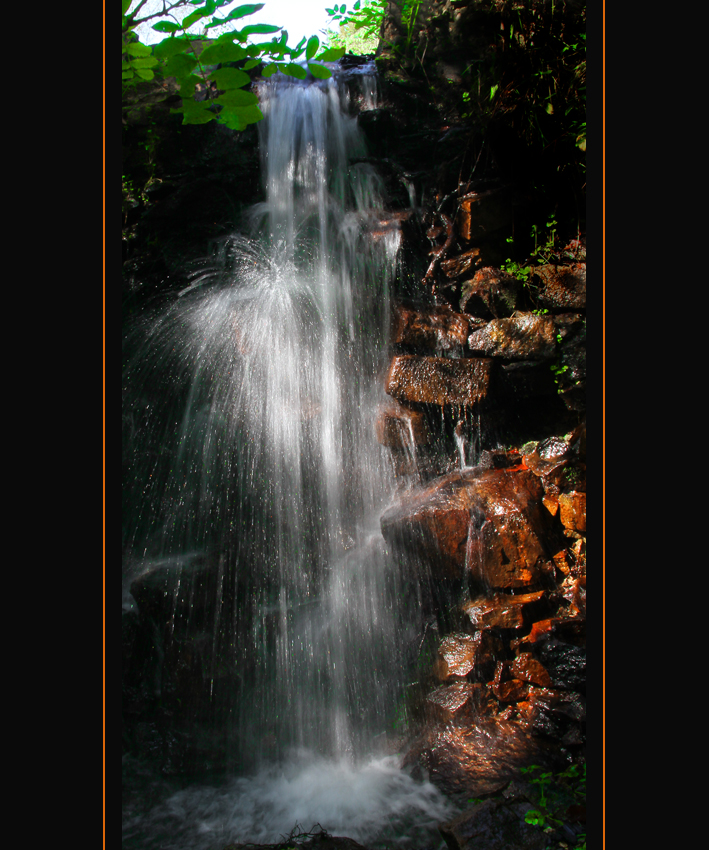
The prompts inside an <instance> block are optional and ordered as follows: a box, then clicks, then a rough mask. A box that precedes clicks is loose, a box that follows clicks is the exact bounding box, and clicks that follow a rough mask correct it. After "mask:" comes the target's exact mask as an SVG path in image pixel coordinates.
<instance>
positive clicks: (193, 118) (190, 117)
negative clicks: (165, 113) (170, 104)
mask: <svg viewBox="0 0 709 850" xmlns="http://www.w3.org/2000/svg"><path fill="white" fill-rule="evenodd" d="M209 106H210V102H208V101H202V102H201V103H197V101H195V100H191V99H187V98H183V100H182V106H179V107H177V108H176V109H171V110H170V111H171V112H182V113H183V118H182V123H183V124H206V123H207V122H208V121H211V120H212V119H213V118H214V117H215V114H214V113H213V112H211V111H209Z"/></svg>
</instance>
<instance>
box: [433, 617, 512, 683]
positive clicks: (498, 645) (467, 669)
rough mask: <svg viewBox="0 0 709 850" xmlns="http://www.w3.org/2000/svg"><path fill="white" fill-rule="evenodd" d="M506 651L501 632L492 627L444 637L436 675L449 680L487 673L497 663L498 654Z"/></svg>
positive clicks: (439, 648)
mask: <svg viewBox="0 0 709 850" xmlns="http://www.w3.org/2000/svg"><path fill="white" fill-rule="evenodd" d="M501 651H502V642H501V641H500V638H499V636H498V635H496V634H494V632H492V631H491V630H489V629H484V630H481V631H477V632H475V634H474V635H469V634H459V633H455V634H451V635H447V636H446V637H444V638H443V640H442V641H441V643H440V644H439V646H438V657H437V658H436V661H435V662H434V665H433V672H434V675H435V676H436V678H437V679H438V680H439V681H441V682H445V681H447V680H448V679H449V678H450V677H451V676H460V677H463V676H467V677H471V676H473V675H475V674H479V675H481V676H482V675H484V672H485V671H489V670H490V669H491V668H492V667H494V664H495V657H496V655H498V654H499V653H500V652H501Z"/></svg>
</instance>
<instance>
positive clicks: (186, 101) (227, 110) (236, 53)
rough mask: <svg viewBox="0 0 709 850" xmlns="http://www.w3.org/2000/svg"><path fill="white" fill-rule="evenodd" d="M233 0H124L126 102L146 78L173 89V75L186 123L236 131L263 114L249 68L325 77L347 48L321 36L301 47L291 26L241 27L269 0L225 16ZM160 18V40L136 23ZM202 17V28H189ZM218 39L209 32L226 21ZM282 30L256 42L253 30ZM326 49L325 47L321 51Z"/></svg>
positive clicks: (154, 26)
mask: <svg viewBox="0 0 709 850" xmlns="http://www.w3.org/2000/svg"><path fill="white" fill-rule="evenodd" d="M230 2H231V0H206V2H202V0H174V1H173V2H169V0H165V2H164V3H163V7H162V9H161V10H160V12H157V13H152V14H144V15H143V16H142V17H141V11H142V10H143V9H144V7H145V4H146V0H139V2H138V3H137V5H135V6H134V8H133V9H132V10H131V6H132V5H133V3H134V0H122V3H123V24H122V43H123V53H122V72H123V109H124V111H126V110H130V109H131V108H132V103H131V102H130V97H129V94H130V91H131V89H134V88H135V87H136V86H137V85H139V84H140V83H145V82H152V83H153V84H154V87H155V90H156V91H158V92H159V90H160V89H162V90H163V93H164V97H167V96H168V95H169V94H170V93H171V92H170V90H169V88H170V87H169V85H168V80H170V78H173V79H174V81H175V82H176V84H177V92H178V94H179V95H180V97H181V98H182V105H181V106H179V107H176V108H174V109H173V110H172V111H173V112H177V113H181V114H182V123H183V124H205V123H207V122H209V121H214V120H216V121H218V122H219V123H220V124H225V125H226V126H227V127H230V128H231V129H233V130H243V129H244V128H245V127H247V126H248V125H249V124H253V123H255V122H257V121H260V120H261V118H263V114H262V112H261V110H260V109H259V106H258V98H257V97H256V95H255V94H253V92H250V91H247V90H246V87H247V86H249V85H250V84H251V77H250V75H249V74H248V71H250V70H251V69H253V68H256V67H257V66H259V65H263V66H264V67H263V70H262V72H261V73H262V75H263V76H266V77H268V76H271V75H272V74H275V73H276V71H281V72H282V73H284V74H288V75H289V76H292V77H296V78H298V79H305V78H306V77H307V75H308V71H307V70H306V69H305V68H304V67H303V66H302V64H301V62H303V61H305V63H306V65H307V69H308V70H309V71H310V73H311V74H312V75H313V76H315V77H318V78H320V79H327V78H328V77H330V76H331V72H330V71H329V69H328V68H326V67H325V66H324V65H323V64H321V63H322V62H334V61H336V60H338V59H340V58H341V57H342V56H343V55H344V52H345V51H344V49H343V48H337V47H334V48H326V49H324V50H320V39H319V38H318V37H317V36H312V37H311V38H309V39H305V38H303V39H302V40H301V42H300V43H299V44H298V45H297V46H296V47H295V48H291V47H288V45H287V41H288V33H287V32H286V31H285V30H282V28H281V27H277V26H273V25H271V24H252V25H247V26H244V27H242V28H241V29H235V28H232V26H233V22H234V21H238V20H240V19H241V18H246V17H248V16H250V15H253V14H254V13H255V12H257V11H259V10H260V9H262V8H263V7H264V4H263V3H257V4H246V5H243V6H238V7H236V8H235V9H232V10H231V11H230V12H229V13H228V14H227V15H225V16H224V17H220V16H218V15H217V14H215V13H216V12H217V10H218V9H219V8H221V7H222V6H225V5H228V3H230ZM186 8H192V11H191V12H190V14H188V15H187V16H186V17H183V18H182V19H178V17H177V15H176V12H177V11H178V10H182V11H184V10H185V9H186ZM152 20H155V23H154V24H152V29H153V30H155V31H156V32H160V33H166V34H167V37H166V38H165V39H163V40H162V41H160V42H159V43H157V44H155V45H147V44H143V43H142V42H141V41H140V40H139V38H138V36H137V34H136V32H135V30H136V28H137V27H138V26H139V25H140V24H145V23H148V22H149V21H152ZM198 22H200V23H201V26H202V34H201V35H196V34H195V33H194V32H192V31H191V30H192V29H193V27H194V26H195V25H196V24H197V23H198ZM225 26H227V27H228V28H227V30H226V31H225V32H222V33H221V34H220V35H219V36H217V37H216V38H210V37H209V31H210V30H212V29H214V28H223V27H225ZM278 32H280V35H279V36H274V37H273V38H272V39H271V40H270V41H259V42H252V41H251V36H254V35H271V34H273V33H278ZM318 51H320V52H318Z"/></svg>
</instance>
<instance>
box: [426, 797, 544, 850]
mask: <svg viewBox="0 0 709 850" xmlns="http://www.w3.org/2000/svg"><path fill="white" fill-rule="evenodd" d="M529 808H530V806H529V803H528V802H524V801H510V802H506V801H504V800H483V801H482V802H480V803H478V804H477V805H476V806H474V807H473V808H472V809H468V810H467V811H465V812H463V813H462V814H461V815H460V816H459V817H457V818H456V819H455V820H452V821H450V822H449V823H445V824H441V825H440V826H439V827H438V828H439V830H440V833H441V835H442V836H443V839H444V840H445V842H446V844H447V845H448V847H449V848H450V850H482V848H484V850H512V848H514V850H542V848H544V847H546V845H547V844H548V841H549V836H547V835H546V834H545V833H544V832H542V830H540V829H539V828H537V827H535V826H534V825H532V824H529V823H527V822H526V821H525V819H524V817H525V814H526V813H527V811H528V810H529Z"/></svg>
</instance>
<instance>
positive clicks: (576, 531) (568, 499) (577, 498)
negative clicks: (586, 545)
mask: <svg viewBox="0 0 709 850" xmlns="http://www.w3.org/2000/svg"><path fill="white" fill-rule="evenodd" d="M559 510H560V515H561V522H562V525H563V526H564V528H565V529H566V534H567V535H568V536H569V537H579V536H581V537H585V536H586V494H585V493H578V492H576V491H573V492H571V493H561V494H560V496H559Z"/></svg>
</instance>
